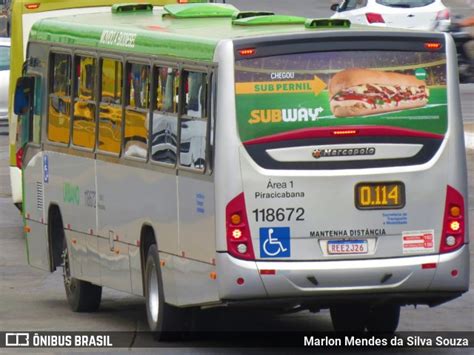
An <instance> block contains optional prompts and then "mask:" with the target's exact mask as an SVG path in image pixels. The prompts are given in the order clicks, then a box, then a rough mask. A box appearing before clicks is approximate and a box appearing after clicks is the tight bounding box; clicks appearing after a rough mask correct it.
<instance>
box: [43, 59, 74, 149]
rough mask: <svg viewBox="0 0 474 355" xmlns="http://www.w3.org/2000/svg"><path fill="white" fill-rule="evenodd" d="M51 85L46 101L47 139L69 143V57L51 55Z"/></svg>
mask: <svg viewBox="0 0 474 355" xmlns="http://www.w3.org/2000/svg"><path fill="white" fill-rule="evenodd" d="M50 72H51V73H52V74H51V84H50V92H49V100H48V139H49V140H50V141H52V142H59V143H65V144H68V143H69V134H70V132H69V131H70V115H71V56H70V55H68V54H61V53H53V54H52V55H51V70H50Z"/></svg>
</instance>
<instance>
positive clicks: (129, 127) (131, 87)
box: [124, 63, 151, 159]
mask: <svg viewBox="0 0 474 355" xmlns="http://www.w3.org/2000/svg"><path fill="white" fill-rule="evenodd" d="M126 78H127V89H128V92H127V107H126V109H125V152H124V154H125V156H133V157H137V158H144V159H146V157H147V145H148V122H149V121H148V112H149V111H148V110H149V104H150V80H151V79H150V67H149V66H148V65H144V64H133V63H130V64H128V66H127V76H126Z"/></svg>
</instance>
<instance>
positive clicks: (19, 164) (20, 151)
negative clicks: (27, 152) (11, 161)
mask: <svg viewBox="0 0 474 355" xmlns="http://www.w3.org/2000/svg"><path fill="white" fill-rule="evenodd" d="M16 166H17V168H18V169H20V170H21V168H22V166H23V148H20V149H18V151H17V152H16Z"/></svg>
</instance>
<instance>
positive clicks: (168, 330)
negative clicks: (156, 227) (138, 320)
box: [145, 244, 184, 340]
mask: <svg viewBox="0 0 474 355" xmlns="http://www.w3.org/2000/svg"><path fill="white" fill-rule="evenodd" d="M145 300H146V301H145V303H146V315H147V319H148V325H149V327H150V330H151V331H152V332H153V333H154V337H155V339H157V340H172V339H174V338H177V337H179V335H180V334H179V333H178V332H180V331H182V330H183V325H184V319H183V312H182V311H181V310H180V309H179V308H176V307H173V306H171V305H169V304H167V303H166V302H165V297H164V292H163V280H162V278H161V270H160V259H159V255H158V249H157V247H156V245H155V244H153V245H151V246H150V248H149V249H148V254H147V258H146V266H145Z"/></svg>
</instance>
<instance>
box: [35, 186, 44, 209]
mask: <svg viewBox="0 0 474 355" xmlns="http://www.w3.org/2000/svg"><path fill="white" fill-rule="evenodd" d="M43 205H44V193H43V183H42V182H40V181H37V182H36V208H37V209H38V210H40V211H42V210H43Z"/></svg>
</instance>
